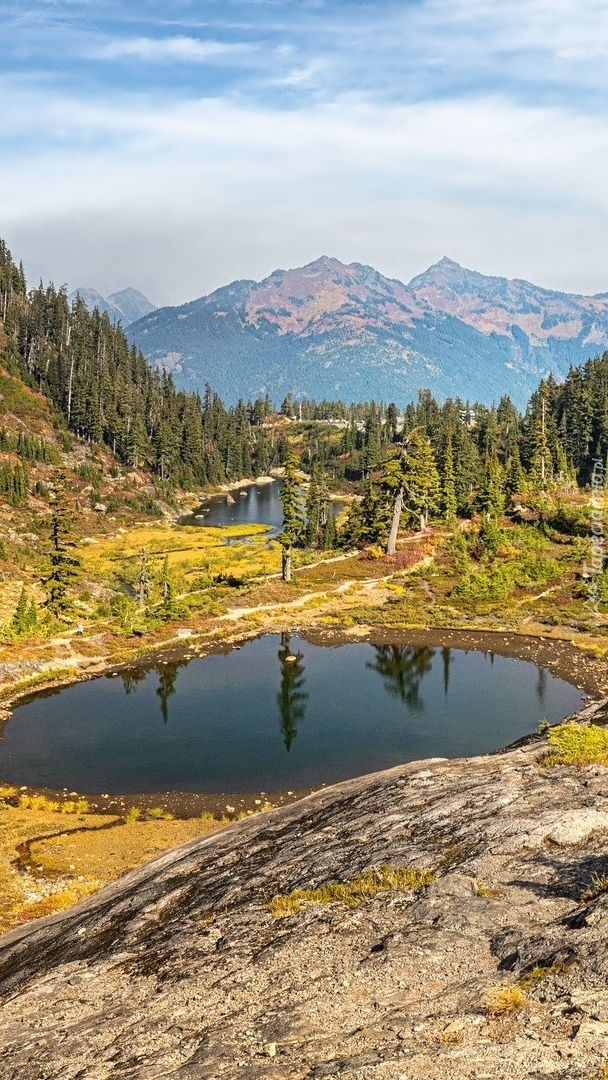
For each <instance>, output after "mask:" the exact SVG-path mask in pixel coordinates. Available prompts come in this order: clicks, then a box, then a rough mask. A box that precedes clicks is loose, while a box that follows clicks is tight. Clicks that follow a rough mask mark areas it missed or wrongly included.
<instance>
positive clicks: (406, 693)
mask: <svg viewBox="0 0 608 1080" xmlns="http://www.w3.org/2000/svg"><path fill="white" fill-rule="evenodd" d="M374 650H375V653H376V660H375V662H374V663H370V662H369V661H368V662H367V663H366V665H365V666H366V667H367V668H369V669H370V671H377V672H378V674H379V675H381V676H382V679H383V681H384V687H385V689H386V690H387V692H388V693H389V694H393V695H394V696H395V697H398V698H401V700H402V701H404V702H405V703H406V705H407V706H408V707H409V708H410V709H419V710H420V709H423V708H424V702H423V701H422V698H421V697H420V683H421V682H422V680H423V678H424V676H425V675H427V674H428V672H429V671H430V670H431V668H432V666H433V657H434V655H435V649H431V648H429V647H428V645H423V646H421V647H420V648H417V649H416V648H412V647H411V646H410V645H374ZM448 651H449V650H448ZM444 663H445V661H444ZM444 671H445V668H444Z"/></svg>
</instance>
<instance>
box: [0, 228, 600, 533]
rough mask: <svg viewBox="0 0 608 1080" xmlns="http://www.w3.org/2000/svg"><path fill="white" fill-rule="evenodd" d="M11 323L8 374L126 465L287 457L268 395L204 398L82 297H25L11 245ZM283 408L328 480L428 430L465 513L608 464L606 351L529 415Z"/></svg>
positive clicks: (433, 406)
mask: <svg viewBox="0 0 608 1080" xmlns="http://www.w3.org/2000/svg"><path fill="white" fill-rule="evenodd" d="M0 317H1V319H2V323H3V326H4V335H5V337H6V343H5V350H4V357H5V360H6V363H7V364H8V365H9V368H10V369H11V370H12V371H13V372H14V373H17V374H19V375H20V376H21V377H23V378H24V379H25V380H26V381H28V382H29V384H30V385H31V386H32V387H34V388H36V389H38V390H41V391H42V392H43V393H45V394H46V395H47V396H48V398H49V399H50V400H51V402H52V403H53V405H54V407H55V409H56V411H57V413H58V414H59V416H60V417H61V422H62V423H63V424H64V425H66V426H67V428H68V429H69V430H70V431H72V432H73V433H75V434H76V435H78V436H80V437H82V438H84V439H88V440H90V441H91V442H96V443H104V444H105V445H106V446H108V447H110V448H111V450H112V451H113V452H114V454H115V455H116V457H117V458H118V460H119V461H120V462H121V463H122V464H123V465H124V466H126V467H144V468H147V469H150V470H151V471H152V472H153V473H155V474H156V476H157V477H159V479H160V480H162V481H164V482H165V483H167V484H168V485H169V486H175V485H180V486H182V487H191V486H196V485H206V484H218V483H221V482H223V481H225V480H227V479H228V480H231V479H240V478H242V477H245V476H253V475H256V474H260V473H265V472H267V471H268V469H269V468H271V467H272V466H273V465H277V464H282V463H283V462H284V460H285V453H286V443H285V437H284V427H283V426H282V424H281V422H278V423H273V422H272V414H273V403H272V402H271V400H270V398H269V397H268V395H266V397H264V398H258V399H257V400H256V401H255V402H253V403H251V402H247V403H245V402H243V401H240V402H239V403H238V404H237V405H236V406H234V407H232V408H230V409H226V408H225V407H224V405H223V403H222V402H221V400H220V399H219V397H218V396H217V394H214V393H213V392H212V390H211V388H210V387H209V386H207V387H206V388H205V391H204V394H203V396H202V398H201V397H200V396H199V395H198V394H193V393H190V392H186V391H183V390H178V389H177V388H176V386H175V383H174V381H173V379H172V377H171V375H169V374H166V373H161V372H159V371H157V370H156V369H155V368H153V367H151V366H150V365H148V363H147V362H146V360H145V359H144V357H143V355H142V354H141V352H139V350H138V349H136V348H135V347H134V346H130V345H129V344H128V342H127V340H126V338H125V335H124V334H123V332H122V330H121V329H120V328H117V327H115V326H113V325H112V324H111V323H110V321H109V319H108V317H107V315H105V314H101V313H100V312H99V311H97V310H95V311H93V312H89V311H88V310H87V308H86V306H85V304H84V302H83V301H82V300H81V299H80V298H77V299H76V300H75V301H74V302H73V303H72V304H70V303H69V302H68V299H67V294H66V289H65V288H62V289H56V288H55V287H54V286H53V285H49V286H46V287H44V286H43V285H42V284H41V285H40V286H39V287H38V288H36V289H33V290H31V291H30V292H28V291H27V288H26V282H25V278H24V275H23V269H22V267H20V266H17V265H16V264H15V263H14V262H13V260H12V258H11V255H10V252H9V250H8V248H7V247H6V245H5V244H4V243H3V242H2V241H0ZM395 396H397V393H396V394H395ZM281 412H282V413H283V414H284V416H287V417H289V418H290V419H291V420H293V419H294V418H295V421H296V424H295V425H292V427H291V428H290V434H291V433H293V434H294V439H295V445H296V447H297V451H298V454H299V457H300V462H301V465H302V467H303V468H304V469H305V470H306V471H308V472H312V471H313V469H314V470H315V472H316V475H317V476H318V477H319V478H323V477H327V478H328V480H329V482H335V481H340V480H347V481H363V489H364V490H367V487H369V485H370V483H371V484H372V486H373V483H374V480H375V478H376V475H377V474H378V471H379V470H380V471H382V469H383V468H384V464H385V463H386V461H387V460H388V459H390V458H391V457H395V456H399V447H400V446H403V445H405V443H407V441H408V439H409V437H410V436H411V434H412V433H414V432H418V433H422V435H423V436H424V438H425V439H426V440H427V441H428V445H429V447H430V451H431V458H430V461H431V464H432V465H433V468H435V469H436V470H437V473H438V476H439V480H440V489H441V491H440V495H439V496H438V498H439V506H440V507H441V506H443V507H444V510H445V508H446V506H448V505H449V512H450V513H451V512H452V510H453V512H454V513H455V514H469V513H471V512H472V511H475V510H483V509H487V507H488V506H492V507H495V508H496V509H498V508H499V507H500V506H505V505H508V504H509V502H510V501H511V500H512V497H513V496H514V495H517V494H518V493H521V492H523V491H525V490H530V489H533V490H539V491H542V490H546V489H548V488H550V487H552V486H555V487H561V488H567V487H568V486H574V485H576V484H578V485H585V484H587V483H588V482H589V479H590V476H591V472H592V468H593V459H594V458H596V457H601V458H604V459H605V458H606V454H607V453H608V353H605V354H604V355H603V356H602V357H599V358H596V359H593V360H589V361H587V363H585V364H583V365H581V366H580V367H577V368H573V369H571V371H570V372H569V374H568V376H567V378H566V379H565V381H564V382H563V383H561V384H559V385H558V384H557V383H556V382H555V380H553V379H552V378H548V379H545V380H543V381H542V382H541V384H540V386H539V388H538V390H537V391H536V392H535V393H534V394H533V395H532V397H531V399H530V402H529V404H528V407H527V409H526V411H525V413H524V414H523V415H522V414H520V413H519V412H518V410H517V409H516V408H515V407H514V405H513V404H512V402H511V401H510V399H509V398H508V397H503V398H502V399H501V401H500V402H499V403H498V405H497V406H495V407H492V408H489V407H487V406H484V405H479V404H473V405H471V404H470V403H468V402H463V401H459V400H448V401H447V402H445V403H444V404H442V405H440V404H438V403H437V402H436V401H435V400H434V399H433V397H432V396H431V394H430V392H429V391H422V392H421V393H420V394H419V397H418V401H417V403H416V404H409V405H407V407H406V408H405V410H404V412H403V413H400V411H399V409H398V407H397V405H396V404H395V403H394V402H391V403H390V404H388V405H386V406H385V405H381V404H378V403H376V402H370V403H367V404H356V405H352V404H351V405H346V404H345V403H344V402H340V401H322V402H318V403H315V402H310V401H305V400H304V401H296V400H294V399H293V398H292V397H291V396H290V395H287V397H286V398H285V399H284V401H283V403H282V406H281ZM320 421H330V423H320ZM28 438H29V441H28ZM11 439H12V437H11V436H9V435H8V434H7V433H6V432H4V433H2V432H0V449H6V450H9V451H11V452H14V453H16V454H17V455H18V457H19V458H20V459H21V461H22V462H27V461H39V460H43V461H44V460H52V459H51V458H49V457H45V456H44V455H45V454H46V453H47V451H46V450H45V446H44V444H43V442H42V441H40V440H38V441H36V440H35V439H33V438H32V437H28V436H26V435H22V436H19V439H20V440H21V442H19V440H18V444H15V445H13V444H12V442H11ZM3 440H4V444H5V445H2V441H3ZM9 444H10V445H9ZM11 467H12V468H13V469H14V466H11ZM21 479H22V478H21V477H19V478H18V480H17V483H16V486H17V487H18V488H20V487H21ZM320 482H321V483H324V482H325V481H324V480H320ZM8 483H9V481H8V478H7V479H6V484H8ZM14 497H15V498H21V496H20V495H19V494H17V493H15V495H14Z"/></svg>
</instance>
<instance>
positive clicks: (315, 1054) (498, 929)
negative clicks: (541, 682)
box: [0, 703, 608, 1080]
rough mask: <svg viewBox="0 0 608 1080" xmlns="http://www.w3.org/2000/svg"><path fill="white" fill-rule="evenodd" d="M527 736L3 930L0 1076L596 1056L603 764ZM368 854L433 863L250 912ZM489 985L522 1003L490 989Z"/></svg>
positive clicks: (322, 1070)
mask: <svg viewBox="0 0 608 1080" xmlns="http://www.w3.org/2000/svg"><path fill="white" fill-rule="evenodd" d="M590 714H593V715H595V718H596V719H597V718H599V719H604V720H605V718H606V705H605V703H604V705H603V706H600V707H599V708H598V707H597V706H595V707H592V709H591V710H589V711H588V712H587V714H586V715H587V716H589V715H590ZM539 749H542V741H541V740H537V741H536V742H533V743H531V744H530V743H529V744H528V745H526V746H524V747H523V748H520V749H517V748H516V749H512V750H511V751H509V752H506V753H504V754H501V755H497V756H494V757H487V758H473V759H468V760H460V761H445V760H432V761H427V762H417V763H412V764H410V765H406V766H401V767H398V768H395V769H391V770H389V771H387V772H383V773H377V774H375V775H372V776H368V777H363V778H360V779H357V780H352V781H349V782H346V783H342V784H339V785H336V786H334V787H332V788H328V789H325V790H323V791H320V792H318V793H316V794H314V795H312V796H309V797H308V798H307V799H304V800H303V801H301V802H299V803H296V804H293V805H292V806H289V807H283V808H280V809H278V810H274V811H271V812H270V813H268V814H265V815H262V816H258V817H255V818H249V819H247V820H245V821H241V822H238V823H236V824H235V825H232V826H230V827H228V828H227V829H225V830H223V831H222V832H220V833H217V834H215V835H214V836H212V837H210V838H207V839H204V840H195V841H192V842H191V843H189V844H186V845H185V846H183V847H181V848H177V849H176V850H174V851H172V852H168V853H166V854H164V855H162V856H161V857H159V858H157V859H156V860H155V861H153V862H151V863H149V864H148V865H147V866H144V867H143V868H141V869H140V870H137V871H135V872H133V873H131V874H129V875H127V876H126V877H124V878H122V879H120V880H119V881H118V882H117V883H115V884H114V885H112V886H109V887H108V888H106V889H104V890H103V891H102V892H101V893H98V894H97V895H96V896H94V897H92V898H91V899H89V900H87V901H85V902H84V903H82V904H80V905H79V906H78V907H76V908H73V909H71V910H70V911H68V912H66V913H64V914H62V915H58V916H53V917H52V918H50V919H45V920H42V921H40V922H38V923H33V924H30V925H29V926H28V927H26V928H24V929H21V930H18V931H14V932H12V933H10V934H8V935H6V936H5V937H4V938H2V939H0V987H1V989H2V992H3V1002H2V1006H1V1008H0V1025H1V1030H2V1036H3V1038H2V1044H3V1045H2V1049H1V1050H0V1063H1V1071H2V1076H3V1077H4V1078H6V1080H50V1078H51V1077H57V1076H62V1077H65V1078H66V1080H71V1078H76V1077H77V1076H91V1077H93V1076H94V1077H95V1078H96V1080H106V1078H110V1077H112V1076H115V1075H116V1074H117V1073H118V1072H119V1073H120V1075H121V1076H122V1075H124V1076H128V1077H129V1078H131V1080H140V1078H141V1080H144V1078H145V1080H160V1078H162V1080H166V1078H167V1077H183V1078H184V1080H186V1078H188V1080H193V1078H194V1077H197V1078H199V1077H200V1078H202V1077H207V1078H209V1080H211V1078H212V1077H213V1078H216V1077H221V1076H226V1077H236V1076H239V1077H245V1078H247V1080H273V1078H276V1080H286V1078H287V1077H289V1078H292V1080H313V1078H314V1080H320V1078H321V1077H325V1078H327V1080H329V1078H330V1077H335V1076H338V1075H339V1076H340V1077H342V1078H344V1080H397V1078H398V1077H402V1076H407V1077H408V1080H422V1077H424V1078H425V1080H444V1078H445V1077H446V1076H455V1077H456V1076H457V1077H459V1078H460V1080H466V1078H471V1080H472V1078H473V1077H475V1078H476V1080H478V1078H480V1077H482V1076H485V1077H491V1078H492V1080H524V1078H529V1077H537V1078H538V1080H540V1078H542V1077H548V1076H551V1077H552V1078H556V1080H566V1078H567V1080H577V1078H580V1080H583V1078H588V1077H590V1076H592V1075H599V1074H600V1070H601V1068H602V1067H603V1065H604V1063H605V1062H606V1060H607V1059H608V1023H607V1020H608V992H607V989H606V986H607V973H608V949H607V948H606V937H605V912H606V901H607V898H606V893H603V892H601V890H597V889H596V890H595V892H596V895H595V896H593V897H592V896H590V895H588V893H587V890H588V889H589V887H590V885H592V878H593V874H594V873H595V874H601V873H602V872H605V870H606V867H607V866H608V842H607V839H606V838H607V835H608V832H607V826H608V798H607V795H606V786H605V782H604V770H603V769H601V768H600V769H597V768H596V769H586V770H582V771H580V770H578V771H577V770H575V769H564V768H561V769H549V770H543V769H539V767H538V766H537V764H536V756H537V754H538V751H539ZM385 863H390V864H391V865H393V866H397V865H403V864H407V865H411V866H415V867H418V868H431V869H432V870H433V871H434V872H435V873H436V880H435V881H434V883H433V884H431V885H428V886H426V887H425V888H423V889H422V891H420V892H412V891H411V890H408V889H396V890H391V891H388V892H386V891H385V892H381V893H379V894H378V895H377V896H375V898H370V899H367V900H365V901H364V902H363V903H362V904H361V905H360V906H358V907H349V906H346V905H345V904H343V903H342V904H335V903H319V902H317V903H311V902H304V904H303V905H302V909H301V910H300V911H297V910H295V911H293V913H292V914H291V915H289V916H288V917H286V918H273V916H272V914H271V913H270V911H269V910H268V902H269V901H270V899H271V898H272V897H273V896H274V895H276V894H283V895H284V894H288V893H290V891H291V890H293V889H295V888H304V889H310V888H316V887H319V886H322V885H324V884H325V883H327V882H330V881H336V880H338V881H342V882H349V881H351V880H352V879H353V878H354V877H355V876H356V875H357V874H359V873H361V872H362V871H365V870H366V869H368V868H370V867H380V866H381V865H382V864H385ZM592 892H593V889H592ZM509 988H510V989H509ZM498 989H502V990H508V991H509V994H511V995H513V993H514V990H517V991H518V992H519V999H518V1001H519V1005H517V1006H512V1007H507V1008H505V1009H504V1011H500V1002H501V1000H504V998H502V999H501V998H500V997H498V999H497V998H496V997H495V996H493V994H494V992H495V991H496V990H498ZM507 1000H510V999H509V997H508V995H507ZM497 1001H498V1003H499V1004H496V1002H497ZM492 1002H494V1005H492Z"/></svg>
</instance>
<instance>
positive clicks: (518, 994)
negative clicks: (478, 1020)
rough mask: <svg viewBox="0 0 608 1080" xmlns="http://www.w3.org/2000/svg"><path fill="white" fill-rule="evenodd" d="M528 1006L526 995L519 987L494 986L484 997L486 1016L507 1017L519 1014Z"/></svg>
mask: <svg viewBox="0 0 608 1080" xmlns="http://www.w3.org/2000/svg"><path fill="white" fill-rule="evenodd" d="M527 1004H528V995H527V994H526V992H525V990H522V988H521V987H520V986H517V985H516V984H513V985H512V986H496V987H493V988H492V989H490V990H488V993H487V996H486V1010H487V1012H488V1016H494V1017H500V1016H507V1015H508V1014H509V1013H515V1012H519V1011H520V1009H525V1007H526V1005H527Z"/></svg>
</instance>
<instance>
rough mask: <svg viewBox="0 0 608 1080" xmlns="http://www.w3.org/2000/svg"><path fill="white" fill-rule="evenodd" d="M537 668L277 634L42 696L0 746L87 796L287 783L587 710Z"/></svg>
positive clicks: (475, 741) (450, 750)
mask: <svg viewBox="0 0 608 1080" xmlns="http://www.w3.org/2000/svg"><path fill="white" fill-rule="evenodd" d="M580 703H581V693H580V692H579V691H578V690H576V689H575V688H574V687H573V686H570V685H569V684H568V683H565V682H563V681H561V680H559V679H556V678H555V677H554V676H553V675H552V674H551V672H549V671H546V670H543V669H540V668H538V667H536V665H534V664H532V663H528V662H525V661H518V660H513V659H510V658H506V657H502V656H497V655H492V654H489V653H481V652H465V651H461V650H454V649H448V648H440V647H438V648H430V647H428V646H425V647H417V648H413V647H410V646H403V645H390V644H384V645H377V646H372V645H369V644H366V643H356V644H346V645H341V646H339V647H332V648H329V647H321V646H315V645H310V644H309V643H308V642H306V641H305V640H303V639H302V638H298V637H297V636H292V637H289V636H288V635H283V636H282V637H279V636H278V635H267V636H265V637H261V638H258V639H257V640H255V641H250V642H248V643H246V644H245V645H244V646H243V647H242V648H241V649H239V650H234V651H232V652H229V653H226V654H216V655H213V656H208V657H206V658H204V659H194V660H191V661H186V660H184V661H181V662H180V663H169V662H166V663H162V662H161V663H158V664H157V666H156V667H155V668H149V669H143V668H139V669H132V670H130V671H125V672H123V673H122V674H121V677H116V678H109V677H106V678H100V679H97V680H94V681H93V682H89V683H80V684H78V685H76V686H73V687H68V688H67V689H65V690H61V691H59V692H55V693H52V694H42V695H38V696H36V697H33V698H32V699H31V700H30V701H29V703H28V704H26V705H23V706H22V707H21V708H18V709H16V710H15V716H14V719H13V720H11V721H10V722H9V723H8V724H7V726H6V728H5V733H4V736H3V738H2V740H0V776H2V778H3V779H5V780H7V781H13V782H17V783H23V784H40V785H47V786H49V787H64V786H68V787H70V788H74V789H76V790H79V791H84V792H86V791H98V792H99V791H113V792H117V791H123V792H128V791H150V792H153V791H165V790H167V791H168V790H173V791H179V790H183V791H253V790H264V791H277V790H282V789H294V788H299V787H309V786H313V785H315V784H320V783H330V782H332V781H336V780H339V779H344V778H346V777H349V776H356V775H359V774H362V773H366V772H371V771H375V770H377V769H383V768H388V767H389V766H392V765H396V764H399V763H400V762H404V761H412V760H417V759H421V758H425V757H458V756H467V755H473V754H479V753H485V752H487V751H489V750H493V749H498V748H499V747H501V746H505V745H507V744H508V743H509V742H512V741H514V740H515V739H517V738H520V737H521V736H522V735H525V734H528V733H530V732H532V731H535V730H536V729H537V727H538V723H539V721H540V720H541V719H542V717H545V716H546V717H547V719H548V720H549V721H551V722H553V721H556V720H558V719H561V718H562V717H563V716H566V715H568V714H569V713H571V712H574V711H575V710H576V709H577V708H579V706H580Z"/></svg>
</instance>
